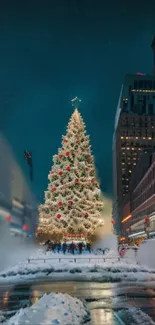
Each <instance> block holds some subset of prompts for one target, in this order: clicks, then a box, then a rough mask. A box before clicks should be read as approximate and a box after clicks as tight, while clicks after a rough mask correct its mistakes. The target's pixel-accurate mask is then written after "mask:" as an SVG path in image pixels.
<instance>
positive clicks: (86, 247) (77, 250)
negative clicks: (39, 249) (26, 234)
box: [45, 240, 92, 255]
mask: <svg viewBox="0 0 155 325" xmlns="http://www.w3.org/2000/svg"><path fill="white" fill-rule="evenodd" d="M45 245H46V247H47V251H52V252H53V253H63V254H66V253H71V254H73V255H74V254H79V255H81V254H82V253H83V252H84V251H87V252H89V253H91V251H92V247H91V244H90V243H86V244H85V243H84V242H78V243H74V242H73V241H72V242H71V243H67V242H66V241H64V242H62V243H61V242H59V243H56V242H51V241H50V240H48V241H47V242H46V243H45Z"/></svg>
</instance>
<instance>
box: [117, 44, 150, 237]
mask: <svg viewBox="0 0 155 325" xmlns="http://www.w3.org/2000/svg"><path fill="white" fill-rule="evenodd" d="M153 51H154V53H155V46H154V47H153ZM146 148H155V76H151V75H144V74H142V73H137V74H136V75H127V76H126V77H125V80H124V84H123V86H122V88H121V93H120V98H119V102H118V108H117V112H116V118H115V129H114V136H113V184H114V201H113V218H114V220H115V221H116V230H117V232H118V233H121V220H122V201H123V197H124V196H125V195H126V194H127V193H128V190H129V181H130V178H131V175H132V171H133V168H134V167H135V166H136V164H137V162H138V160H139V157H140V154H141V152H142V151H143V150H144V149H146Z"/></svg>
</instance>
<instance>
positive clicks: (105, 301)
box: [0, 282, 155, 325]
mask: <svg viewBox="0 0 155 325" xmlns="http://www.w3.org/2000/svg"><path fill="white" fill-rule="evenodd" d="M154 287H155V283H154ZM50 292H57V293H58V292H62V293H67V294H70V295H72V296H75V297H77V298H79V299H81V300H86V301H87V304H88V307H89V309H90V312H91V322H90V323H89V324H90V325H103V324H104V325H118V324H120V321H119V320H118V318H117V312H118V310H121V309H124V308H132V307H136V308H141V310H143V311H144V312H146V313H147V314H149V315H150V316H151V317H152V318H153V319H154V320H155V312H154V310H155V295H154V288H153V285H151V287H150V286H149V285H148V287H147V286H146V283H145V285H144V286H140V285H139V284H138V285H137V286H136V284H135V283H134V284H131V283H130V285H129V284H128V285H126V284H122V283H121V284H116V283H115V284H111V283H109V284H108V283H106V284H104V283H83V282H82V283H80V282H59V283H51V282H45V283H43V282H41V283H39V282H38V283H35V284H33V285H26V284H25V285H16V286H8V288H6V286H5V287H3V286H1V287H0V310H2V311H3V312H7V313H8V312H9V313H10V312H11V311H17V310H18V309H19V308H22V307H23V308H24V307H26V306H27V305H28V304H30V305H31V304H33V303H35V302H37V301H38V299H39V298H40V297H41V296H42V295H44V294H45V293H50Z"/></svg>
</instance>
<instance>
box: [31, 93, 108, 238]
mask: <svg viewBox="0 0 155 325" xmlns="http://www.w3.org/2000/svg"><path fill="white" fill-rule="evenodd" d="M79 103H80V100H79V99H78V98H77V97H76V98H75V99H73V100H72V104H73V106H74V107H75V111H74V113H73V114H72V116H71V119H70V121H69V124H68V127H67V134H66V136H63V137H62V148H60V149H59V150H58V154H57V155H54V157H53V162H54V165H53V167H52V169H51V171H50V173H49V175H48V179H49V185H48V190H47V191H46V192H45V203H44V204H43V205H41V206H40V208H39V224H38V230H37V236H38V239H39V240H41V241H45V240H48V239H50V240H60V239H62V238H63V237H65V236H70V235H73V236H76V235H79V234H81V235H82V236H84V237H86V238H88V239H89V240H93V239H95V237H96V236H97V232H98V230H99V229H101V227H103V225H104V221H103V218H102V216H101V212H102V210H103V202H102V200H101V194H100V189H99V184H98V181H97V180H96V177H95V176H96V175H95V174H96V173H95V166H94V159H93V156H92V155H91V149H90V144H89V136H87V135H86V134H85V133H86V131H85V124H84V122H83V120H82V117H81V115H80V113H79V112H78V105H79Z"/></svg>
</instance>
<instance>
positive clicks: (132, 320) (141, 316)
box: [118, 308, 155, 325]
mask: <svg viewBox="0 0 155 325" xmlns="http://www.w3.org/2000/svg"><path fill="white" fill-rule="evenodd" d="M118 316H119V317H120V318H121V320H123V321H124V322H125V324H130V325H138V324H141V325H155V322H154V321H153V320H152V319H151V318H150V317H149V316H148V315H147V314H145V313H144V312H143V311H142V310H140V309H137V308H130V309H126V310H120V311H119V312H118Z"/></svg>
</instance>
